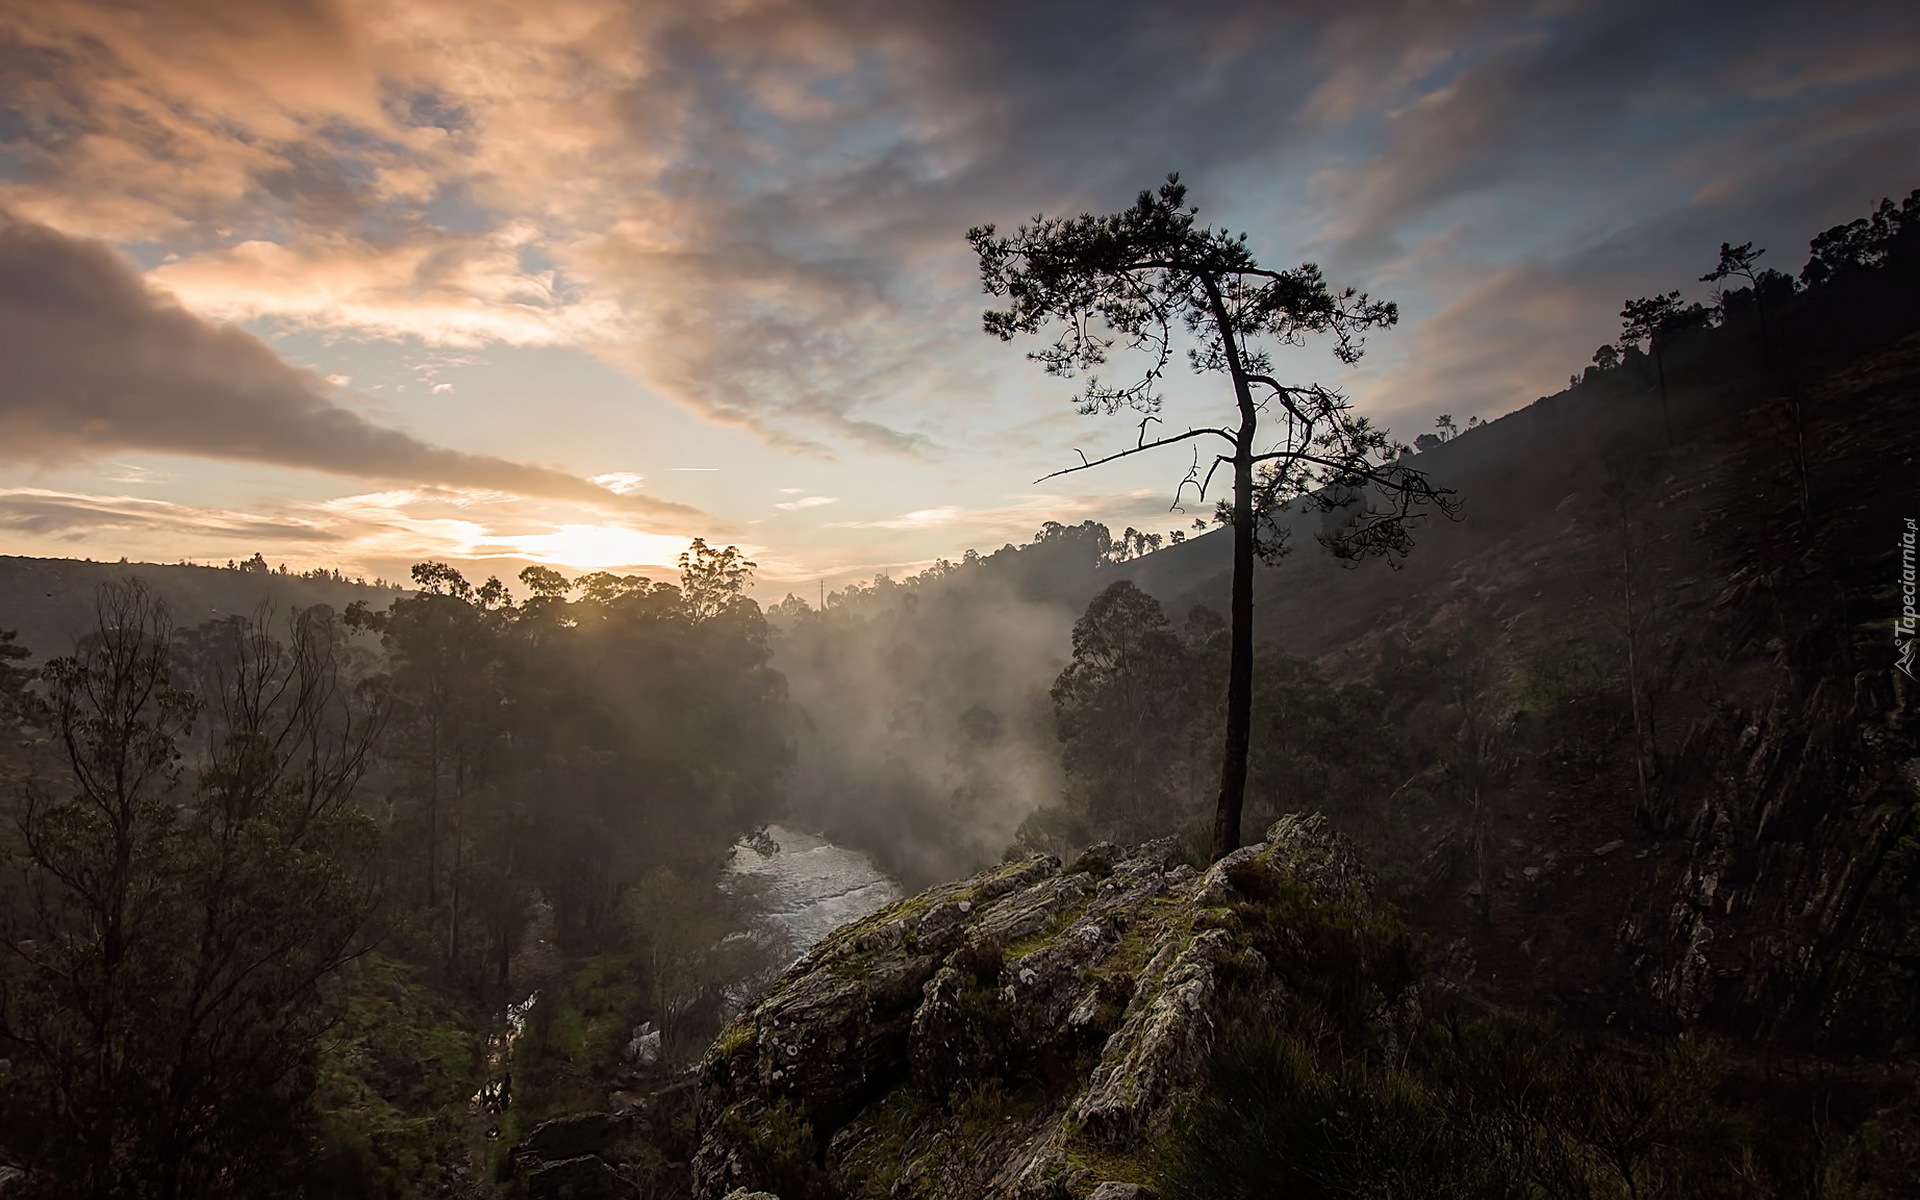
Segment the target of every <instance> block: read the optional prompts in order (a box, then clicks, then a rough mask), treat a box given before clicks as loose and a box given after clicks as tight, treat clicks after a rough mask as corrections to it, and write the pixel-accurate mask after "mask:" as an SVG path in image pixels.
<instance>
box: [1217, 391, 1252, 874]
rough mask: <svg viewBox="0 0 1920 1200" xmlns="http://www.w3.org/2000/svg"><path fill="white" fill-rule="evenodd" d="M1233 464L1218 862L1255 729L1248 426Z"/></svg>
mask: <svg viewBox="0 0 1920 1200" xmlns="http://www.w3.org/2000/svg"><path fill="white" fill-rule="evenodd" d="M1240 443H1241V444H1240V446H1239V448H1238V450H1237V452H1236V453H1235V455H1234V460H1235V461H1234V464H1233V594H1232V599H1231V601H1230V604H1229V618H1228V620H1229V624H1230V627H1231V642H1230V649H1229V651H1228V659H1227V732H1226V744H1225V745H1224V747H1223V748H1222V750H1221V755H1220V798H1219V802H1218V804H1217V806H1216V807H1215V810H1214V822H1213V852H1212V857H1213V859H1214V860H1215V861H1216V862H1217V861H1218V860H1220V859H1222V858H1224V857H1226V856H1227V855H1229V854H1231V853H1233V852H1234V851H1235V850H1238V849H1239V848H1240V813H1241V809H1242V807H1243V806H1244V805H1245V802H1246V794H1247V745H1248V741H1249V734H1250V731H1251V728H1252V725H1253V532H1254V530H1253V463H1252V461H1251V459H1252V448H1253V438H1252V430H1251V429H1250V428H1244V429H1243V430H1242V436H1241V439H1240Z"/></svg>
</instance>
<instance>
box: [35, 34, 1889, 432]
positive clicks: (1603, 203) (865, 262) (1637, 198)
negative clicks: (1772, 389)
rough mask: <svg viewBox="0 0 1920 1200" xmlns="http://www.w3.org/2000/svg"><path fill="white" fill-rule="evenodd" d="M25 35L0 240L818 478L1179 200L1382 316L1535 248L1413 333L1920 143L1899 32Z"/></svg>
mask: <svg viewBox="0 0 1920 1200" xmlns="http://www.w3.org/2000/svg"><path fill="white" fill-rule="evenodd" d="M16 7H18V8H19V9H20V13H19V15H18V16H17V17H16V18H15V22H14V23H15V32H14V35H13V40H12V41H10V42H8V43H6V44H5V46H3V47H0V110H3V111H6V112H8V113H9V114H12V117H13V119H12V120H11V121H9V122H8V123H7V124H6V125H5V127H4V128H3V129H0V142H3V145H0V148H4V149H5V150H6V151H7V153H8V155H9V158H10V159H11V160H12V161H14V162H17V163H18V164H20V166H19V169H18V170H16V171H13V172H11V173H10V174H9V175H8V176H7V177H6V178H4V179H0V204H8V205H11V207H12V208H13V209H14V210H15V211H16V212H19V213H22V214H25V215H27V216H30V217H33V218H36V219H39V220H43V221H46V222H48V223H50V224H53V225H55V226H57V227H59V228H62V229H65V230H67V231H69V232H79V233H93V234H97V235H104V236H111V237H115V238H118V239H121V240H123V241H128V242H137V241H148V242H151V241H155V240H160V239H164V240H165V242H166V249H167V250H168V251H170V252H172V253H174V254H176V255H177V256H178V258H177V260H176V261H173V262H169V263H166V264H165V265H163V266H161V267H160V268H158V269H157V270H156V272H155V279H156V281H157V282H162V283H164V284H165V286H167V287H169V288H171V289H172V290H173V291H174V292H175V293H176V294H178V295H180V296H181V297H182V298H183V299H184V300H186V302H187V303H188V304H189V305H190V306H191V307H192V308H194V309H195V310H196V311H200V312H203V313H207V314H211V315H214V316H217V317H221V318H224V319H241V318H276V319H279V320H283V321H288V322H292V323H295V324H297V325H300V326H302V327H309V328H315V329H320V330H325V331H331V332H343V333H348V334H351V335H353V336H373V337H407V338H418V339H420V340H422V341H425V342H428V343H430V344H433V345H441V346H479V345H483V344H489V343H506V344H512V345H575V346H584V347H588V348H590V349H592V350H593V351H594V352H595V353H597V354H598V355H599V356H600V357H602V358H603V359H604V360H605V361H607V362H610V363H613V364H615V365H617V366H618V367H620V368H621V369H622V370H624V371H626V372H628V373H630V374H631V375H633V376H634V377H635V378H636V379H638V380H640V381H641V382H643V383H644V384H646V385H647V386H648V387H649V388H650V389H652V390H653V391H654V392H656V393H658V394H659V395H662V396H665V397H667V398H669V399H672V400H674V401H675V402H677V403H679V404H681V405H683V406H685V407H687V408H688V409H690V410H692V411H694V412H696V413H699V414H701V415H702V416H704V417H705V418H707V419H708V420H710V421H713V422H716V423H719V424H722V425H726V426H729V427H734V428H740V429H745V430H749V431H752V432H753V433H754V434H755V435H757V436H759V437H761V438H763V439H765V440H767V441H768V442H770V443H772V444H775V445H777V446H781V447H785V448H787V449H791V450H794V451H796V452H805V453H813V454H831V453H835V452H837V451H839V450H841V449H843V448H847V447H851V448H853V449H855V450H857V451H861V452H877V453H885V454H896V455H908V456H926V457H935V456H944V455H948V454H951V453H954V452H955V451H956V450H957V449H958V448H959V447H960V444H961V443H962V442H963V441H964V440H965V439H966V438H967V437H968V436H969V435H970V434H971V433H973V432H975V429H955V428H954V427H953V426H954V425H955V424H956V423H957V422H959V421H960V420H961V418H960V417H959V416H953V415H949V414H953V413H960V414H965V413H968V412H969V411H971V410H969V409H968V408H967V406H966V402H967V401H968V400H969V399H970V398H971V397H973V396H977V395H979V394H981V393H983V392H984V391H986V390H988V389H989V387H990V386H991V383H992V380H991V378H990V376H991V375H992V373H993V372H992V370H991V369H990V368H989V367H987V366H984V365H982V358H983V356H982V355H981V354H980V353H979V344H980V343H981V338H980V335H979V333H978V328H977V310H978V308H979V305H980V297H979V295H978V293H977V290H976V288H977V284H976V281H975V279H974V277H973V270H972V264H971V263H970V262H969V261H968V256H967V254H966V250H965V247H964V245H963V243H962V242H961V239H960V234H961V231H962V230H964V229H966V228H967V227H968V226H970V225H973V224H977V223H980V222H983V221H996V222H1000V223H1001V224H1002V225H1010V224H1011V223H1013V222H1015V221H1018V220H1020V219H1023V218H1024V217H1027V216H1030V215H1032V214H1033V213H1034V212H1035V211H1045V212H1050V213H1055V212H1063V211H1064V212H1073V211H1078V210H1080V209H1083V208H1087V209H1108V208H1112V207H1114V206H1117V205H1121V204H1124V203H1125V202H1126V201H1127V200H1128V198H1129V197H1130V196H1131V194H1132V192H1133V191H1134V190H1135V189H1137V188H1139V187H1140V186H1143V185H1147V184H1150V183H1152V182H1153V181H1155V180H1157V179H1158V178H1159V177H1160V176H1161V175H1162V174H1163V173H1164V172H1165V171H1166V170H1168V169H1170V168H1178V169H1180V170H1181V171H1183V172H1184V173H1185V175H1186V176H1187V178H1188V180H1189V181H1190V182H1191V183H1193V184H1194V188H1195V191H1194V195H1195V198H1196V200H1198V201H1199V202H1200V203H1202V204H1203V205H1205V206H1206V211H1205V213H1204V214H1203V219H1206V220H1212V219H1223V218H1229V217H1230V218H1232V219H1233V220H1235V221H1237V222H1239V223H1240V224H1242V225H1247V226H1250V227H1252V228H1253V230H1254V232H1255V234H1256V244H1258V246H1259V252H1260V253H1262V254H1263V255H1267V256H1270V257H1276V258H1280V259H1291V258H1292V257H1293V256H1294V255H1295V254H1296V253H1304V252H1306V251H1307V250H1308V249H1310V248H1314V249H1316V252H1317V251H1331V252H1332V254H1333V256H1334V258H1333V260H1332V262H1330V264H1329V265H1330V266H1333V267H1335V268H1337V270H1336V277H1338V278H1346V277H1348V276H1353V277H1355V281H1356V282H1361V283H1366V282H1369V281H1370V279H1371V278H1374V277H1380V278H1388V279H1395V278H1400V279H1405V278H1406V272H1407V271H1408V270H1409V269H1411V268H1410V264H1409V261H1408V255H1409V253H1410V252H1409V251H1408V250H1407V246H1409V245H1415V244H1418V243H1419V242H1420V241H1421V240H1422V239H1423V238H1424V237H1425V236H1426V235H1427V233H1429V232H1430V230H1431V227H1432V226H1433V225H1434V224H1435V223H1443V222H1446V221H1449V220H1453V219H1455V218H1459V217H1461V215H1462V213H1465V214H1467V216H1468V217H1469V218H1471V219H1477V220H1479V221H1480V222H1481V224H1482V225H1483V226H1485V227H1486V230H1487V231H1488V232H1486V234H1485V237H1486V238H1487V239H1490V240H1494V241H1499V240H1503V239H1505V240H1509V241H1512V242H1520V241H1525V242H1526V243H1527V244H1526V245H1524V246H1520V247H1518V248H1514V249H1510V251H1507V252H1489V253H1488V254H1487V255H1485V259H1486V261H1482V262H1478V263H1472V262H1459V263H1451V264H1444V265H1443V269H1442V270H1439V271H1437V272H1436V273H1435V274H1432V275H1428V276H1423V277H1419V278H1414V279H1411V280H1409V281H1408V283H1409V290H1410V291H1411V292H1412V293H1413V294H1415V295H1417V294H1419V293H1421V292H1425V293H1427V295H1428V298H1429V300H1430V301H1431V303H1430V305H1429V306H1428V308H1427V309H1426V310H1422V309H1420V308H1419V307H1418V306H1417V305H1416V304H1413V303H1410V304H1409V306H1408V316H1409V320H1410V322H1412V321H1417V320H1418V319H1419V318H1420V317H1422V316H1425V315H1427V313H1428V312H1429V311H1438V310H1440V309H1442V308H1445V307H1446V306H1447V305H1448V304H1449V303H1450V302H1451V301H1453V300H1454V299H1456V297H1455V296H1453V295H1440V294H1439V289H1440V288H1441V287H1442V286H1444V285H1446V284H1448V283H1449V282H1451V281H1452V280H1453V279H1454V278H1455V277H1457V276H1460V275H1461V274H1462V273H1463V272H1464V273H1465V274H1467V275H1469V276H1471V277H1473V278H1484V277H1485V276H1486V275H1487V274H1488V273H1489V272H1497V271H1500V270H1507V269H1515V268H1516V264H1517V263H1518V262H1519V261H1520V260H1522V259H1528V258H1530V257H1531V258H1537V259H1539V260H1541V261H1551V260H1554V259H1558V258H1562V257H1570V256H1577V255H1578V254H1580V253H1582V252H1583V250H1584V249H1585V248H1586V247H1589V246H1591V245H1593V244H1594V243H1595V242H1597V241H1602V240H1605V239H1606V238H1607V237H1609V236H1611V235H1613V234H1615V233H1618V232H1619V231H1620V230H1621V229H1622V228H1624V227H1627V226H1629V225H1632V224H1634V223H1635V222H1638V221H1643V220H1645V219H1646V218H1647V216H1648V214H1650V213H1655V212H1658V211H1661V210H1671V209H1674V208H1679V207H1685V206H1687V205H1689V204H1693V203H1695V202H1696V200H1695V198H1696V197H1699V196H1703V195H1704V196H1706V197H1707V198H1708V200H1710V201H1712V202H1715V203H1718V201H1717V199H1715V197H1716V196H1717V195H1718V194H1719V193H1714V192H1711V191H1703V189H1708V188H1712V187H1714V186H1720V187H1724V188H1733V187H1747V188H1753V189H1757V190H1756V191H1754V192H1751V193H1749V195H1748V196H1747V197H1746V198H1745V200H1744V201H1743V202H1745V203H1749V204H1750V205H1752V206H1758V207H1766V206H1772V208H1773V209H1774V210H1776V211H1778V212H1780V213H1782V214H1784V215H1787V216H1793V215H1799V216H1801V217H1803V218H1804V217H1805V216H1806V215H1807V214H1809V213H1810V212H1811V211H1813V208H1814V207H1815V206H1816V205H1817V204H1818V203H1819V201H1817V200H1816V199H1814V198H1811V197H1809V196H1808V194H1807V193H1808V191H1809V184H1808V183H1807V181H1808V180H1822V179H1826V178H1828V176H1826V175H1825V174H1824V168H1825V167H1827V166H1828V165H1830V164H1831V163H1832V161H1833V160H1834V159H1835V158H1836V157H1840V156H1846V157H1848V158H1849V160H1850V161H1851V162H1854V163H1857V164H1859V165H1858V166H1857V168H1856V169H1852V170H1850V172H1849V174H1848V176H1847V179H1848V180H1849V181H1852V180H1856V179H1857V180H1860V181H1862V183H1861V185H1862V186H1864V187H1869V188H1870V189H1872V190H1873V191H1874V192H1875V194H1879V193H1880V192H1883V191H1893V190H1895V187H1896V183H1897V181H1894V179H1893V177H1894V176H1895V175H1897V174H1898V172H1899V171H1902V170H1906V169H1907V167H1906V166H1905V164H1907V163H1910V162H1911V161H1912V160H1913V149H1914V145H1915V141H1914V137H1913V135H1912V133H1911V129H1912V120H1911V118H1909V119H1908V120H1907V122H1906V124H1905V125H1902V124H1901V123H1900V119H1899V118H1898V117H1897V116H1892V117H1885V116H1883V117H1880V118H1876V120H1878V122H1879V124H1878V125H1877V126H1876V130H1877V132H1871V133H1870V134H1863V133H1861V132H1860V126H1859V124H1858V121H1859V120H1863V119H1865V118H1861V117H1859V116H1858V114H1859V113H1861V112H1864V111H1865V110H1866V109H1874V108H1876V106H1877V109H1878V110H1886V111H1892V112H1895V113H1897V112H1898V111H1900V110H1901V109H1902V108H1903V107H1904V110H1905V111H1907V112H1916V111H1920V104H1916V103H1915V92H1916V86H1915V82H1916V69H1917V64H1920V35H1917V34H1916V33H1915V31H1914V27H1913V24H1912V22H1911V20H1910V19H1907V16H1906V10H1907V9H1908V8H1909V7H1910V3H1908V4H1903V3H1901V2H1899V0H1861V2H1858V3H1844V2H1842V3H1836V4H1831V5H1822V6H1807V5H1798V4H1792V3H1788V2H1786V0H1759V2H1749V3H1740V4H1734V3H1731V2H1730V0H1721V2H1714V3H1704V4H1695V5H1681V6H1675V5H1672V4H1655V3H1653V2H1652V0H1634V2H1630V3H1624V4H1610V3H1609V4H1602V3H1599V2H1598V0H1570V2H1554V3H1545V4H1542V3H1537V2H1535V0H1496V2H1493V3H1481V4H1467V5H1462V4H1423V3H1415V2H1413V0H1397V2H1390V3H1385V4H1375V5H1345V6H1342V5H1329V4H1322V3H1312V2H1308V0H1294V2H1291V3H1270V2H1268V0H1206V2H1204V3H1202V4H1200V5H1198V6H1197V7H1195V6H1185V7H1175V8H1169V7H1168V6H1167V5H1165V4H1160V3H1154V2H1152V0H1065V2H1063V3H1058V4H1048V5H1007V4H995V3H985V4H982V3H969V2H962V0H928V2H926V3H917V4H902V5H873V4H864V3H852V2H851V0H748V2H746V3H741V4H727V5H688V4H683V3H676V2H673V0H548V2H545V3H541V4H539V5H527V4H520V3H514V2H511V0H468V2H465V3H458V4H456V3H451V2H448V0H402V2H397V3H391V4H382V5H374V6H359V5H351V4H346V3H334V2H331V0H311V2H309V0H260V2H259V3H252V4H247V5H242V6H234V5H223V4H217V3H212V2H211V0H196V2H193V3H178V4H168V5H156V6H122V5H106V4H96V3H88V2H85V0H72V2H70V3H59V4H40V5H30V6H16ZM1863 105H1864V107H1862V106H1863ZM1796 114H1800V115H1807V116H1809V117H1816V118H1818V121H1819V124H1820V128H1819V129H1817V130H1815V129H1811V128H1809V129H1807V130H1805V131H1803V136H1802V137H1800V138H1799V139H1798V140H1797V141H1794V142H1791V143H1788V144H1790V145H1792V146H1794V147H1796V150H1795V154H1796V156H1797V157H1796V159H1795V161H1794V162H1792V163H1791V164H1785V165H1788V166H1790V167H1791V169H1790V170H1779V171H1774V170H1767V169H1762V170H1760V171H1759V172H1758V173H1757V175H1755V176H1754V177H1752V178H1749V177H1748V176H1747V175H1746V174H1743V173H1742V167H1741V164H1740V163H1739V162H1738V161H1737V160H1736V158H1735V157H1734V148H1736V147H1746V146H1756V145H1757V146H1758V150H1757V151H1756V153H1755V154H1754V155H1753V156H1751V158H1750V159H1749V163H1748V165H1751V162H1752V160H1753V159H1758V160H1764V161H1767V162H1771V161H1772V160H1773V159H1774V157H1775V156H1777V155H1778V154H1779V153H1780V152H1781V146H1782V143H1778V142H1766V141H1764V140H1762V139H1758V138H1757V134H1758V131H1760V130H1761V129H1763V128H1766V127H1768V126H1770V125H1773V124H1780V123H1787V124H1791V121H1792V118H1793V117H1794V116H1795V115H1796ZM1829 118H1831V119H1829ZM1902 129H1905V130H1907V131H1908V132H1906V133H1904V134H1902V133H1901V132H1900V130H1902ZM1850 138H1851V139H1852V140H1851V141H1849V140H1848V139H1850ZM1869 149H1871V151H1873V153H1872V154H1869V152H1868V151H1869ZM1796 181H1797V182H1796ZM1901 190H1904V189H1901ZM1863 199H1864V198H1863ZM1223 201H1224V203H1223ZM1719 236H1720V235H1719V234H1718V233H1716V234H1715V235H1714V241H1713V242H1710V243H1708V245H1709V248H1710V247H1711V245H1713V244H1717V241H1718V239H1719ZM1802 236H1804V235H1802ZM1735 240H1743V238H1742V237H1741V236H1736V238H1735ZM1396 273H1399V274H1398V275H1397V276H1396ZM1454 327H1455V328H1458V325H1457V324H1456V325H1455V326H1454ZM1463 352H1464V353H1467V354H1468V355H1470V356H1474V355H1479V354H1480V352H1479V351H1478V350H1476V349H1473V348H1463ZM1574 365H1577V364H1574ZM976 428H977V427H976Z"/></svg>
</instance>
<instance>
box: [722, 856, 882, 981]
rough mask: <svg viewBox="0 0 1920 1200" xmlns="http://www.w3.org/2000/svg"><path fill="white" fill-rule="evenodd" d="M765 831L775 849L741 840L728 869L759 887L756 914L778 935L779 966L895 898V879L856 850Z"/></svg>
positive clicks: (791, 961) (795, 959)
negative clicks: (761, 898) (782, 945)
mask: <svg viewBox="0 0 1920 1200" xmlns="http://www.w3.org/2000/svg"><path fill="white" fill-rule="evenodd" d="M767 833H768V834H769V835H770V836H771V837H772V838H773V840H774V842H775V843H776V844H777V845H778V846H779V849H778V850H776V851H775V852H774V853H772V854H762V853H760V852H759V851H757V850H755V849H754V848H753V847H751V846H749V845H747V844H746V843H744V842H742V843H741V844H740V845H739V846H738V847H737V848H736V849H735V850H734V854H733V862H732V864H731V866H730V867H729V868H728V870H729V873H730V874H732V875H733V876H735V877H737V878H738V879H740V880H742V881H743V882H744V881H752V882H753V883H754V884H756V885H757V886H758V887H759V888H761V889H763V890H764V894H765V906H764V908H763V909H762V916H761V919H762V920H763V921H764V922H765V923H766V925H767V927H768V930H769V931H770V932H772V933H775V934H777V935H780V936H782V937H783V938H784V940H785V942H786V945H787V953H786V955H785V961H783V962H782V963H781V964H780V966H781V968H785V967H786V966H788V965H791V964H792V963H794V962H796V961H798V960H799V958H800V956H801V955H803V954H805V953H806V952H807V951H808V950H811V949H813V947H814V946H816V945H818V944H819V943H820V942H821V941H822V940H823V939H824V938H825V937H826V936H827V935H828V934H830V933H832V932H833V931H834V930H835V929H838V928H839V927H840V926H842V925H844V924H846V923H847V922H848V921H858V920H859V919H860V918H862V917H864V916H867V915H868V914H870V913H873V912H875V911H877V910H879V909H880V908H882V907H884V906H886V905H888V904H891V903H893V902H894V901H895V900H898V899H900V885H899V884H897V883H895V882H894V881H893V880H891V879H889V878H887V877H886V875H884V874H882V873H881V871H880V869H879V868H878V867H876V866H874V865H873V863H872V862H871V861H869V860H868V858H867V856H866V855H864V854H862V853H860V852H859V851H858V850H849V849H847V848H846V847H844V846H836V845H834V844H833V843H832V842H829V841H827V840H826V839H825V838H818V837H815V836H813V835H812V834H810V833H802V832H800V831H799V830H797V829H788V828H787V827H785V826H784V825H772V826H769V827H768V828H767Z"/></svg>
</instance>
